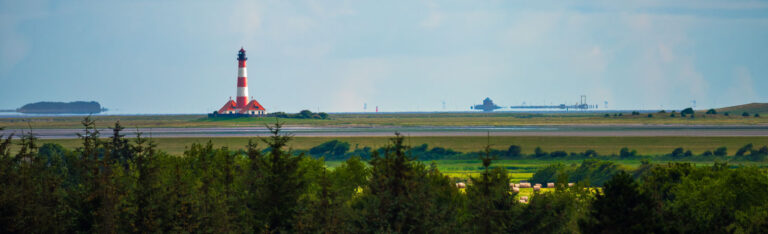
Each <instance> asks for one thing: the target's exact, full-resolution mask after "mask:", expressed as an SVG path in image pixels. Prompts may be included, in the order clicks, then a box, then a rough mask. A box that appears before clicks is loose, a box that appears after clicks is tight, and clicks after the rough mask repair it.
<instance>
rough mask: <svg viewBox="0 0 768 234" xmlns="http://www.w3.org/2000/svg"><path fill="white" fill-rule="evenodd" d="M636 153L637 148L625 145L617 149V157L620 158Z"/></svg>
mask: <svg viewBox="0 0 768 234" xmlns="http://www.w3.org/2000/svg"><path fill="white" fill-rule="evenodd" d="M636 155H637V150H630V149H629V148H627V147H622V148H621V150H619V157H620V158H632V157H635V156H636Z"/></svg>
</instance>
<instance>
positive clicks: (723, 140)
mask: <svg viewBox="0 0 768 234" xmlns="http://www.w3.org/2000/svg"><path fill="white" fill-rule="evenodd" d="M334 139H338V140H340V141H345V142H349V143H350V146H351V149H352V150H354V149H355V147H359V148H362V147H366V146H368V147H372V148H378V147H382V146H385V145H387V144H388V143H389V139H390V137H357V136H356V137H294V140H293V141H291V142H290V144H289V146H290V147H291V148H293V149H298V150H308V149H310V148H312V147H314V146H317V145H319V144H321V143H323V142H327V141H330V140H334ZM153 140H154V141H155V142H156V143H157V145H158V147H159V149H160V150H163V151H165V152H167V153H170V154H174V155H181V154H183V153H184V150H185V149H186V148H187V147H189V145H190V144H192V143H206V142H208V141H211V142H212V143H213V144H214V145H216V146H226V147H228V148H230V149H234V150H237V149H243V148H244V147H245V145H246V144H248V141H249V140H254V141H259V138H247V137H200V138H194V137H190V138H154V139H153ZM406 140H407V143H408V144H409V145H412V146H416V145H421V144H428V145H429V147H430V148H431V147H443V148H447V149H453V150H455V151H460V152H475V151H480V150H482V149H483V147H485V145H486V144H490V145H491V148H493V149H500V150H506V149H507V148H508V147H509V146H510V145H518V146H521V147H522V153H523V154H531V153H533V151H534V149H535V148H536V147H541V148H542V149H543V150H544V151H547V152H552V151H557V150H562V151H566V152H584V151H585V150H588V149H592V150H595V151H597V153H598V154H600V155H611V154H618V152H619V150H620V149H621V148H623V147H628V148H630V149H633V150H637V152H638V153H639V154H641V155H664V154H668V153H670V152H672V150H674V149H675V148H677V147H683V148H685V149H686V150H691V151H693V152H694V153H697V154H698V153H701V152H704V151H706V150H714V149H715V148H717V147H720V146H725V147H727V148H728V149H729V151H730V152H733V151H735V150H736V149H738V148H739V147H742V146H744V145H745V144H749V143H752V144H754V145H768V137H679V136H674V137H671V136H667V137H584V136H491V137H490V138H487V137H477V136H418V137H408V138H407V139H406ZM40 142H42V143H47V142H53V143H58V144H61V145H63V146H65V147H67V148H75V147H77V146H78V145H79V144H80V143H81V141H80V140H79V139H43V140H40Z"/></svg>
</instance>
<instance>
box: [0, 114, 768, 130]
mask: <svg viewBox="0 0 768 234" xmlns="http://www.w3.org/2000/svg"><path fill="white" fill-rule="evenodd" d="M630 112H631V111H625V112H621V113H622V116H613V115H610V116H609V117H605V116H604V114H602V113H581V112H573V113H543V114H530V113H515V112H494V113H479V112H475V113H473V112H466V113H465V112H462V113H366V114H330V117H329V119H291V118H281V119H280V121H281V122H284V123H285V124H286V125H287V126H347V127H356V126H357V127H375V126H403V127H413V126H523V125H765V124H768V117H757V118H756V117H751V116H750V117H742V116H741V115H737V114H731V115H730V116H725V115H723V114H716V115H707V114H704V112H697V114H696V115H695V117H694V118H690V117H685V118H683V117H680V115H676V117H670V116H669V115H670V114H669V113H664V114H661V113H655V114H653V117H648V115H647V114H640V115H631V114H630ZM617 113H619V112H617ZM617 113H613V114H617ZM764 115H765V114H764ZM94 119H95V120H96V121H97V122H96V126H97V127H99V128H106V127H109V126H111V125H113V124H114V122H115V121H118V120H119V121H120V122H121V123H122V124H123V126H127V127H131V128H133V127H138V128H159V127H180V128H187V127H262V126H264V125H265V124H273V123H274V122H275V118H274V117H261V118H213V119H212V118H208V117H207V116H206V115H127V116H120V115H96V116H94ZM81 120H82V117H81V116H63V117H58V116H51V117H29V118H0V126H3V127H7V128H28V127H30V126H31V127H32V128H80V127H81V125H80V121H81Z"/></svg>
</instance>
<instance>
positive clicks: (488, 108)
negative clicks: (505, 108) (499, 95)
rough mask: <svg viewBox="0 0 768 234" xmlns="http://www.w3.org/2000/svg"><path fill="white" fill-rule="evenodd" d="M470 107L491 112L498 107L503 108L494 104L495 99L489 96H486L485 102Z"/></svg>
mask: <svg viewBox="0 0 768 234" xmlns="http://www.w3.org/2000/svg"><path fill="white" fill-rule="evenodd" d="M469 109H473V110H482V111H486V112H490V111H493V110H496V109H501V107H500V106H497V105H496V104H493V100H491V98H488V97H487V98H485V100H483V104H481V105H474V106H471V107H470V108H469Z"/></svg>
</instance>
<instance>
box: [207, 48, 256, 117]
mask: <svg viewBox="0 0 768 234" xmlns="http://www.w3.org/2000/svg"><path fill="white" fill-rule="evenodd" d="M246 60H248V57H245V49H243V48H242V47H240V51H239V52H238V53H237V98H236V99H235V100H236V101H232V100H231V97H230V100H229V101H228V102H227V103H226V104H224V107H222V108H221V109H219V111H218V112H217V113H218V114H223V115H265V114H266V113H267V111H266V110H265V109H264V107H263V106H261V104H259V102H258V101H256V100H250V101H249V100H248V71H247V70H246V68H245V61H246Z"/></svg>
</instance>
